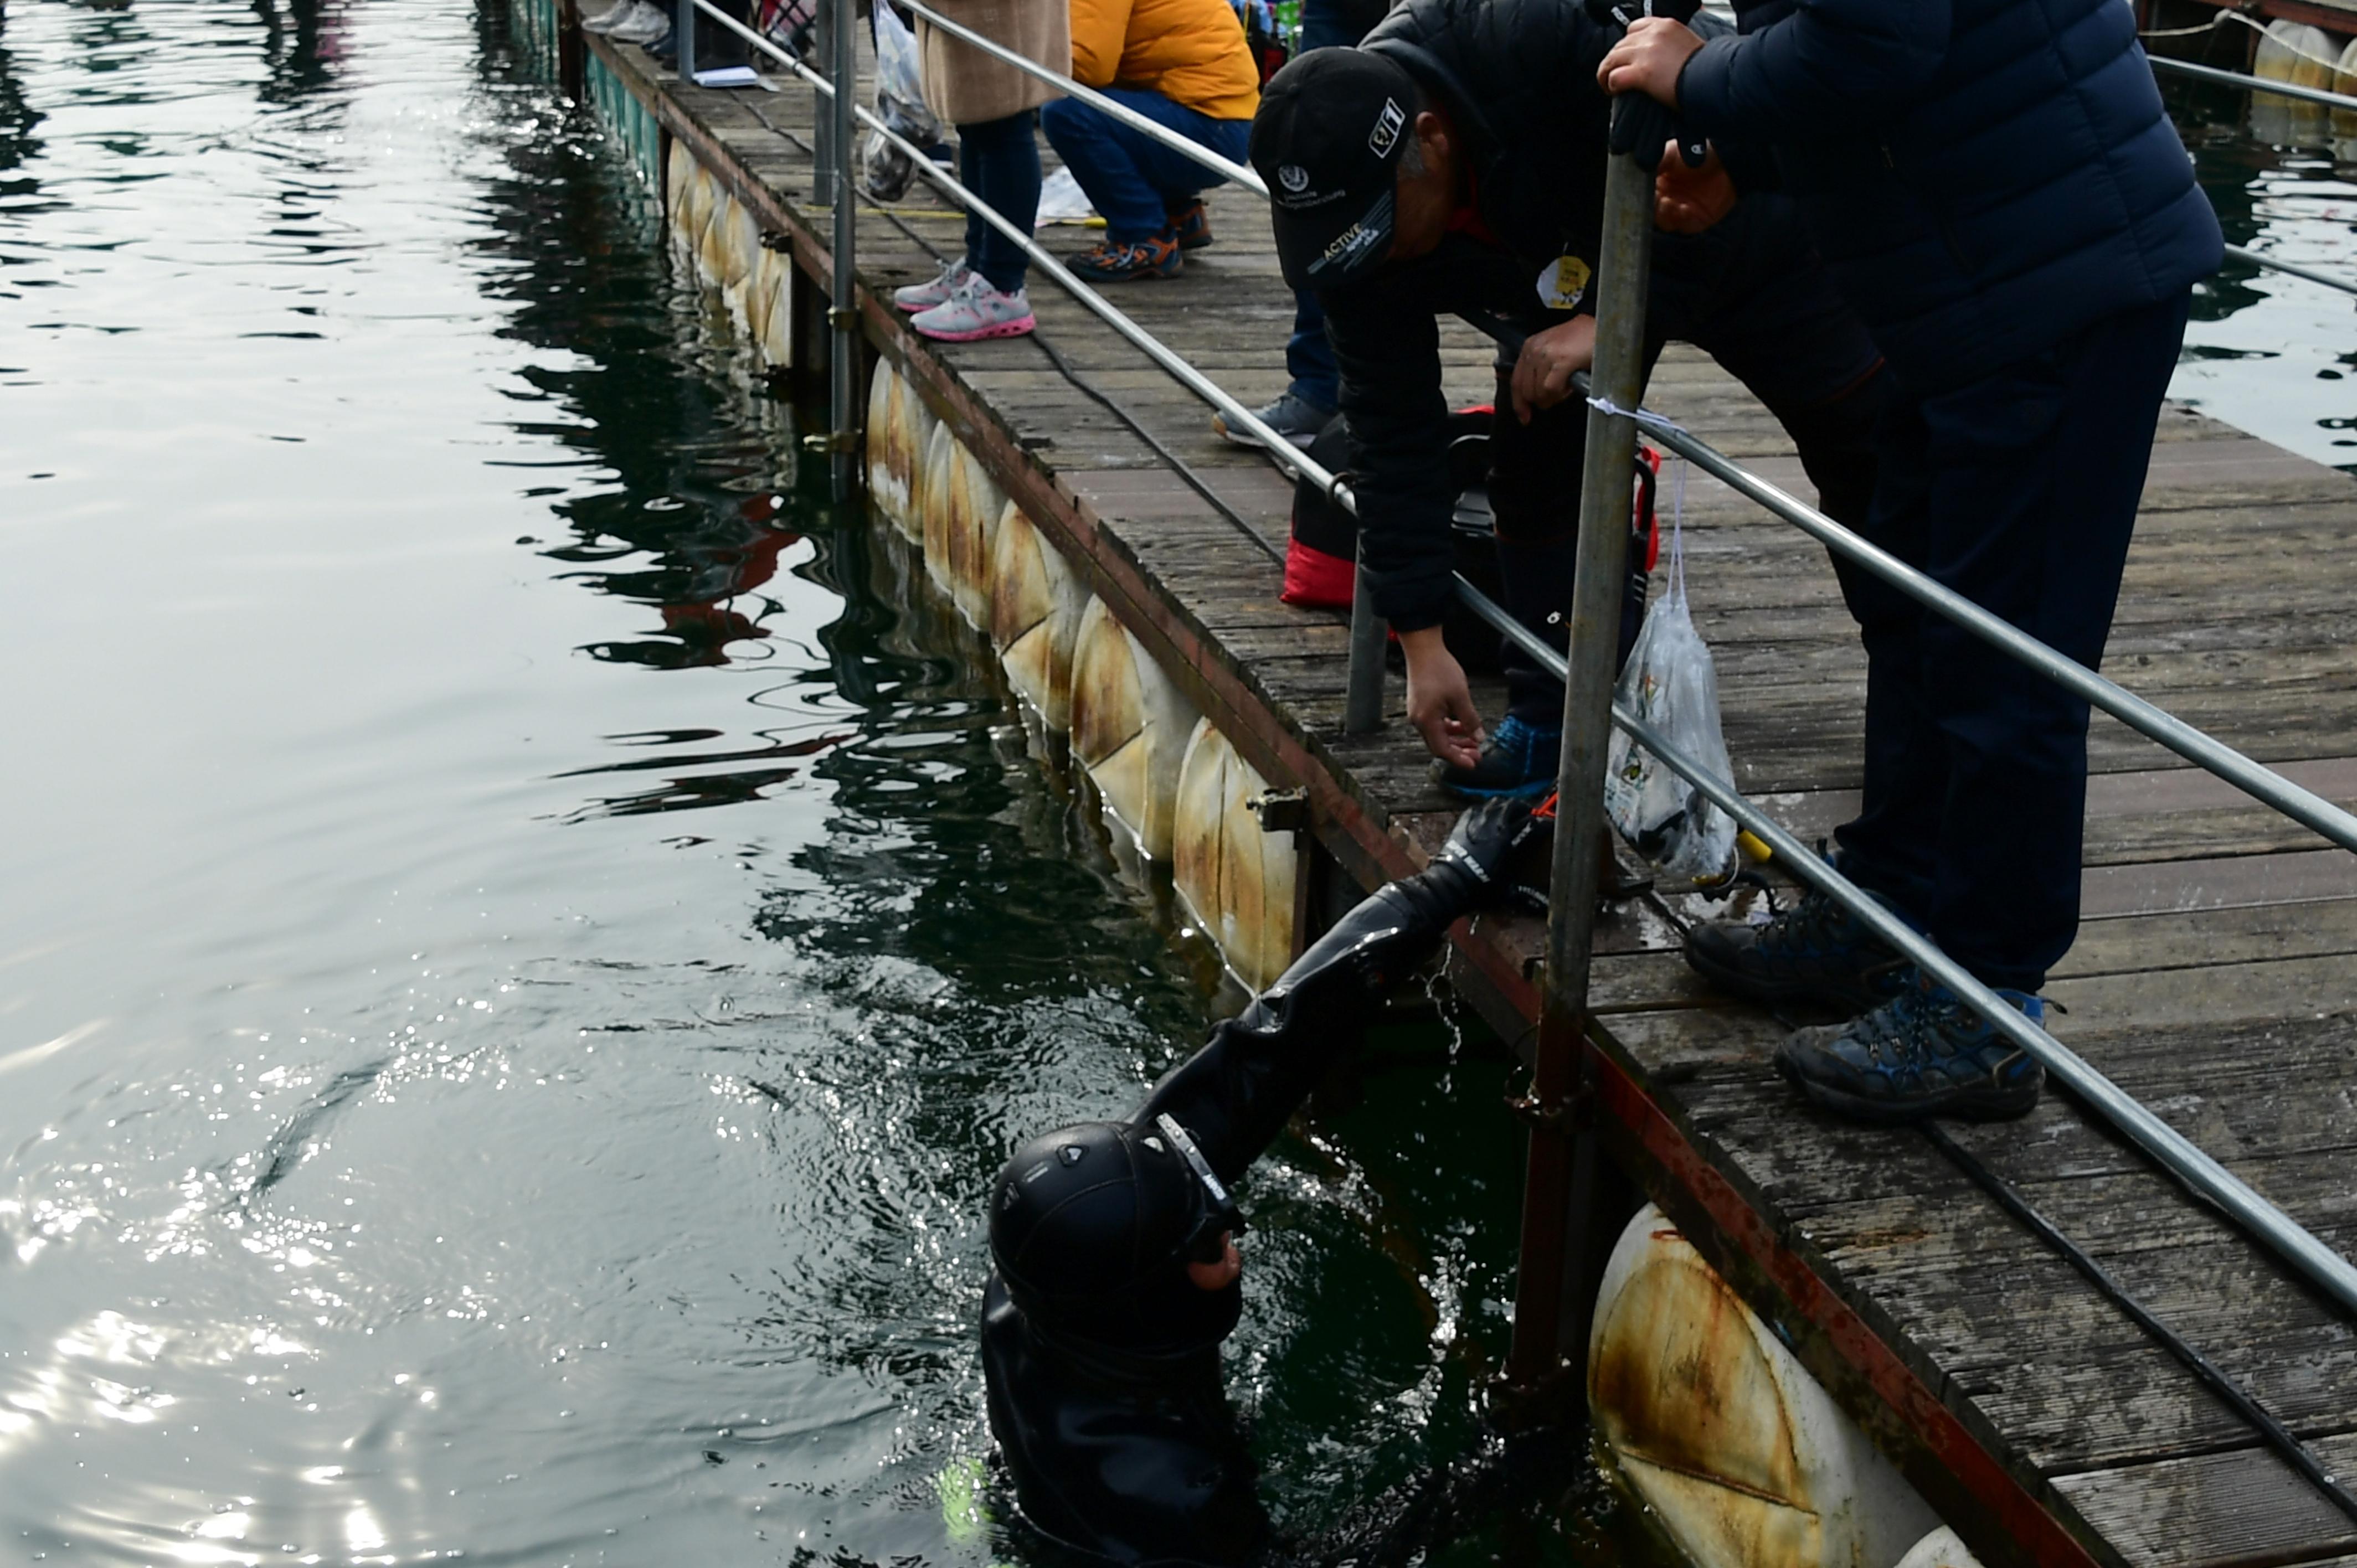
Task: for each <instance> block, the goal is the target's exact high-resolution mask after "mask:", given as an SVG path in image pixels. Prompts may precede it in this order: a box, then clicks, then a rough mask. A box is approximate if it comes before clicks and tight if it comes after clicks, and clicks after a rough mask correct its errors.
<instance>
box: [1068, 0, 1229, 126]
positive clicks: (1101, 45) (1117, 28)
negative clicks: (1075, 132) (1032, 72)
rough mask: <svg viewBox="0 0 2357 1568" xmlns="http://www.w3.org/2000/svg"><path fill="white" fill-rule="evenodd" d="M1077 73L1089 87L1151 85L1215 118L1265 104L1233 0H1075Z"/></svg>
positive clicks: (1074, 69)
mask: <svg viewBox="0 0 2357 1568" xmlns="http://www.w3.org/2000/svg"><path fill="white" fill-rule="evenodd" d="M1071 5H1072V75H1073V77H1074V78H1075V79H1076V80H1078V81H1080V83H1081V84H1082V86H1084V87H1097V88H1103V87H1111V86H1114V85H1116V84H1118V85H1120V86H1123V87H1149V88H1152V89H1153V90H1154V91H1157V92H1159V93H1161V94H1162V95H1163V96H1164V97H1165V98H1168V99H1169V100H1171V101H1172V102H1177V103H1183V104H1185V105H1186V106H1187V107H1188V108H1189V109H1192V110H1194V111H1195V112H1196V113H1200V114H1208V115H1210V116H1211V118H1212V119H1214V120H1249V119H1251V118H1252V117H1253V114H1254V111H1256V110H1258V109H1259V108H1260V72H1259V71H1257V70H1254V68H1253V59H1252V50H1251V49H1250V48H1248V47H1247V46H1246V45H1245V43H1244V29H1243V23H1241V22H1239V21H1237V20H1236V14H1235V12H1234V11H1233V10H1232V9H1231V8H1230V7H1229V5H1228V0H1071Z"/></svg>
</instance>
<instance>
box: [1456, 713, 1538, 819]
mask: <svg viewBox="0 0 2357 1568" xmlns="http://www.w3.org/2000/svg"><path fill="white" fill-rule="evenodd" d="M1562 759H1563V731H1562V730H1561V729H1541V728H1540V727H1539V726H1538V725H1534V724H1526V723H1524V722H1523V720H1521V719H1518V718H1516V717H1514V716H1513V715H1512V714H1507V715H1506V717H1505V720H1504V721H1503V722H1502V723H1501V724H1500V725H1498V727H1497V728H1496V729H1493V730H1491V732H1490V743H1489V744H1488V745H1487V746H1483V747H1482V748H1481V758H1480V761H1478V762H1476V763H1474V765H1473V766H1472V767H1470V768H1452V767H1450V766H1448V764H1446V763H1442V764H1439V765H1437V766H1436V767H1435V768H1434V769H1433V777H1434V779H1436V780H1437V782H1438V783H1439V785H1440V787H1441V788H1442V789H1446V790H1448V792H1449V793H1450V794H1452V795H1455V796H1458V797H1459V798H1460V799H1463V800H1496V799H1498V797H1500V796H1501V795H1517V796H1528V797H1530V798H1531V799H1533V800H1535V799H1537V798H1538V797H1539V796H1541V795H1544V794H1545V793H1546V792H1547V791H1548V790H1550V789H1554V788H1555V769H1556V768H1558V767H1560V766H1561V764H1562Z"/></svg>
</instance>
